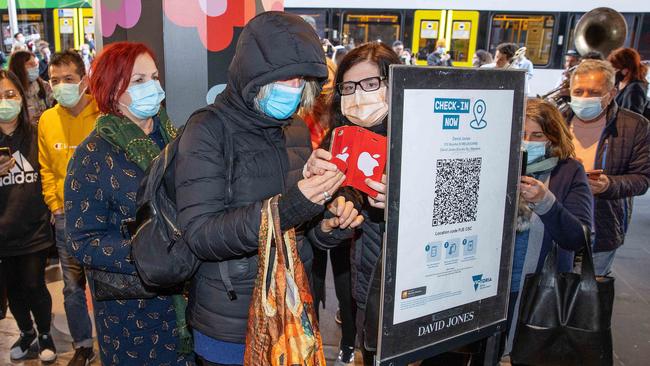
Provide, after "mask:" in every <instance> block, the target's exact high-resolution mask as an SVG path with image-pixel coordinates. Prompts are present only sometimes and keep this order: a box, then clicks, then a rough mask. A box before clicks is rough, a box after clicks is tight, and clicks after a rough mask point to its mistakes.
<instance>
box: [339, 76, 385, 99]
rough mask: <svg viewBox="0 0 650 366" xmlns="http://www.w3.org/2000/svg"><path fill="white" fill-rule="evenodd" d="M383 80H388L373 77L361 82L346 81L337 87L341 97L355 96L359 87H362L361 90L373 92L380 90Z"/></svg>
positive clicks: (382, 77)
mask: <svg viewBox="0 0 650 366" xmlns="http://www.w3.org/2000/svg"><path fill="white" fill-rule="evenodd" d="M383 80H386V78H385V77H384V76H373V77H370V78H365V79H363V80H359V81H345V82H342V83H339V84H338V85H336V87H337V89H338V91H339V93H341V95H350V94H354V92H355V91H356V90H357V85H358V86H360V87H361V90H363V91H367V92H371V91H375V90H377V89H379V88H380V87H381V82H382V81H383Z"/></svg>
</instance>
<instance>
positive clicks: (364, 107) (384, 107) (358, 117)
mask: <svg viewBox="0 0 650 366" xmlns="http://www.w3.org/2000/svg"><path fill="white" fill-rule="evenodd" d="M341 113H343V115H344V116H345V117H347V119H348V120H350V122H352V123H354V124H355V125H358V126H361V127H365V128H368V127H372V126H376V125H378V124H380V123H381V121H382V120H383V119H384V117H386V115H387V114H388V103H387V102H386V87H385V86H382V87H380V88H379V89H377V90H375V91H371V92H366V91H363V90H361V89H360V88H359V89H357V91H356V92H355V93H354V94H350V95H343V96H341Z"/></svg>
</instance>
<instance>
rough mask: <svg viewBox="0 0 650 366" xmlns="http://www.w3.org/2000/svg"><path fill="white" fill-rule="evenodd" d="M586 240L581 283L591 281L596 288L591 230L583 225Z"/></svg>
mask: <svg viewBox="0 0 650 366" xmlns="http://www.w3.org/2000/svg"><path fill="white" fill-rule="evenodd" d="M582 231H583V234H584V238H585V242H584V249H585V255H583V256H582V269H581V274H580V276H581V281H580V282H581V283H585V282H586V283H589V284H590V285H592V286H593V288H596V286H597V281H596V270H595V269H594V258H593V250H592V249H591V231H590V230H589V228H588V227H586V226H584V225H583V226H582Z"/></svg>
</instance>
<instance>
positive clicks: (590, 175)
mask: <svg viewBox="0 0 650 366" xmlns="http://www.w3.org/2000/svg"><path fill="white" fill-rule="evenodd" d="M602 174H603V170H602V169H594V170H590V171H588V172H587V178H589V179H594V180H597V179H598V178H600V176H601V175H602Z"/></svg>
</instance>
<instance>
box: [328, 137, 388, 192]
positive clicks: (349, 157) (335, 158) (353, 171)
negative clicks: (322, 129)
mask: <svg viewBox="0 0 650 366" xmlns="http://www.w3.org/2000/svg"><path fill="white" fill-rule="evenodd" d="M386 150H387V141H386V137H385V136H382V135H379V134H376V133H373V132H371V131H368V130H366V129H365V128H361V127H358V126H343V127H338V128H336V129H334V131H332V146H331V148H330V152H331V153H332V160H330V161H331V162H332V163H334V164H336V166H337V167H338V168H339V170H341V171H342V172H344V173H345V174H346V178H345V181H344V182H343V186H352V187H354V188H357V189H358V190H360V191H362V192H365V193H367V194H368V195H370V196H371V197H377V195H378V192H376V191H375V190H373V189H372V188H370V187H368V185H367V184H366V183H365V180H366V178H370V179H372V180H375V181H380V180H381V176H382V174H383V173H384V168H385V167H386Z"/></svg>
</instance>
